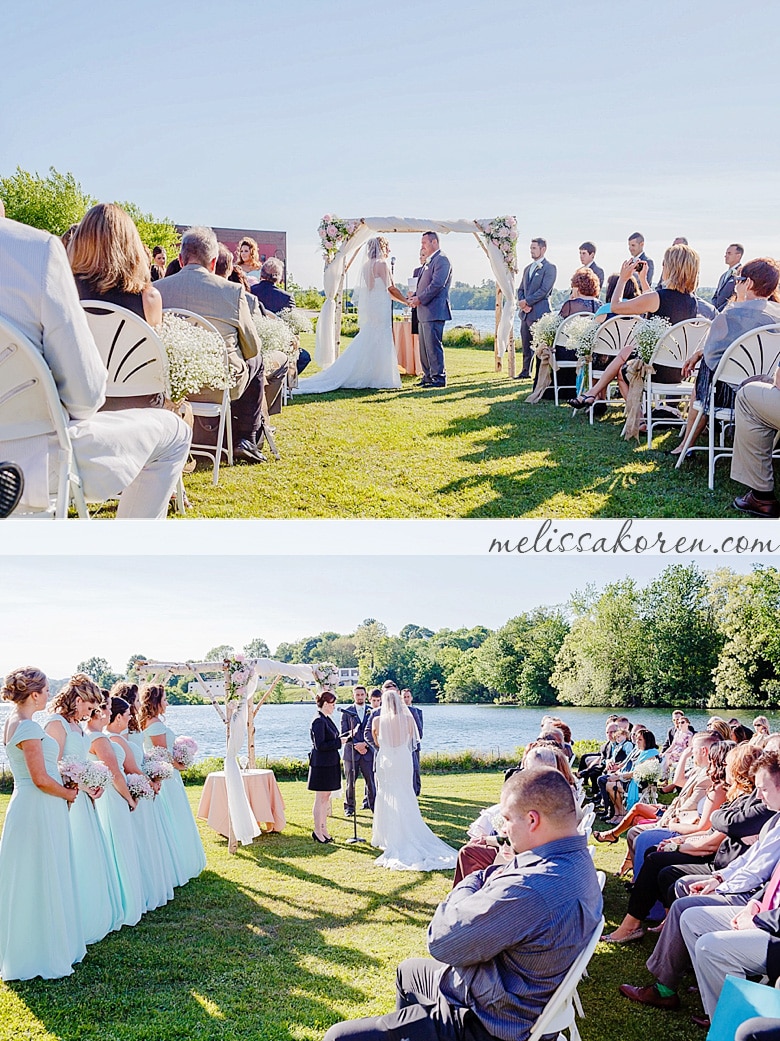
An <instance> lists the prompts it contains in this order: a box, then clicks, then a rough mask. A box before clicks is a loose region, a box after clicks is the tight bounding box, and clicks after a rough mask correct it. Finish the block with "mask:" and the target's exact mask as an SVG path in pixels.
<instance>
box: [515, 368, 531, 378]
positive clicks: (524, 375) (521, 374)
mask: <svg viewBox="0 0 780 1041" xmlns="http://www.w3.org/2000/svg"><path fill="white" fill-rule="evenodd" d="M530 378H531V373H530V372H529V371H528V369H523V371H522V372H518V374H517V375H516V376H515V379H516V380H530Z"/></svg>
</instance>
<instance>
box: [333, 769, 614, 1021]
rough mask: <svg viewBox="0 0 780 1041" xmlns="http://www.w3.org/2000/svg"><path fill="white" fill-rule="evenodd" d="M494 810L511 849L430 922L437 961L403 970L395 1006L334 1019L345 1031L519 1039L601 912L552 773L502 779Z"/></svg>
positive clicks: (570, 808)
mask: <svg viewBox="0 0 780 1041" xmlns="http://www.w3.org/2000/svg"><path fill="white" fill-rule="evenodd" d="M501 813H502V815H503V817H504V821H505V830H506V835H507V837H508V838H509V841H510V844H511V847H512V850H513V852H514V854H515V855H514V856H513V857H512V859H511V860H509V862H508V863H507V864H506V865H505V866H503V867H490V868H487V869H486V870H485V871H475V872H473V873H472V874H470V875H468V876H467V877H466V878H465V879H464V880H463V881H462V882H461V883H460V884H459V885H458V886H456V887H455V889H453V890H452V892H451V893H450V895H449V896H448V897H447V899H446V900H445V901H444V902H443V903H441V904H440V905H439V907H438V908H437V910H436V913H435V914H434V916H433V920H432V921H431V924H430V926H429V927H428V950H429V951H430V953H431V955H433V958H434V959H436V960H430V959H425V958H409V959H407V960H406V961H404V962H402V963H401V965H400V966H399V967H398V975H397V988H398V989H397V1002H396V1011H395V1012H391V1013H388V1014H387V1015H384V1016H380V1017H370V1018H367V1019H359V1020H355V1021H353V1022H351V1023H350V1022H346V1023H338V1024H336V1025H335V1026H332V1027H331V1028H330V1030H328V1032H327V1033H326V1034H325V1038H324V1041H336V1039H340V1038H361V1039H364V1041H379V1039H381V1038H385V1037H394V1038H399V1039H400V1038H408V1039H409V1041H433V1039H441V1041H444V1039H445V1038H446V1039H451V1038H463V1039H464V1041H466V1039H477V1038H478V1039H480V1041H491V1039H493V1038H512V1039H513V1041H526V1039H527V1037H528V1035H529V1033H530V1030H531V1027H532V1026H533V1024H534V1021H535V1020H536V1018H537V1016H538V1015H539V1012H540V1011H541V1010H542V1008H543V1007H544V1005H545V1003H546V1002H547V1000H548V999H549V998H550V997H551V995H552V994H553V993H554V991H555V988H556V987H557V986H558V984H559V983H560V982H561V980H562V979H563V978H564V976H565V975H566V973H567V972H568V970H569V969H570V968H571V966H572V964H573V963H574V961H575V959H576V958H577V955H578V954H579V953H580V952H581V951H582V949H583V948H584V947H585V946H586V944H587V943H588V940H589V939H590V937H591V936H592V935H593V932H594V930H595V929H596V926H597V925H598V922H599V918H600V916H601V907H602V900H601V892H600V890H599V886H598V881H597V879H596V872H595V869H594V867H593V861H592V859H591V857H590V856H589V855H588V848H587V840H586V839H585V838H584V836H582V835H579V834H578V833H577V817H576V813H575V809H574V798H573V797H572V793H571V788H570V787H569V785H568V784H567V783H566V781H565V780H564V778H563V777H561V776H560V775H559V774H558V773H557V772H555V771H554V770H546V769H539V770H521V771H519V772H518V773H516V774H515V775H514V776H513V777H511V778H510V779H509V780H508V781H507V782H505V784H504V787H503V789H502V792H501Z"/></svg>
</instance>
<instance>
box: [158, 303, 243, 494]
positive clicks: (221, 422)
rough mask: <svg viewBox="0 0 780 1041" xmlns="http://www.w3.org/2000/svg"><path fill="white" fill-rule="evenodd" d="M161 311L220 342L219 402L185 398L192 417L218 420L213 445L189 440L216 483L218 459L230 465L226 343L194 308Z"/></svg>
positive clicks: (230, 427) (231, 448)
mask: <svg viewBox="0 0 780 1041" xmlns="http://www.w3.org/2000/svg"><path fill="white" fill-rule="evenodd" d="M163 314H172V315H175V316H176V317H177V318H182V319H183V320H184V321H185V322H189V324H190V325H196V326H197V327H198V328H199V329H205V330H206V332H209V333H214V334H215V335H216V336H218V337H219V340H220V343H221V344H222V350H223V353H224V365H225V389H224V391H223V393H222V401H221V402H212V401H192V400H190V399H189V398H188V399H187V400H188V401H189V404H190V408H191V409H192V414H193V415H194V416H198V417H199V418H200V419H216V420H217V421H218V427H217V440H216V443H215V444H214V445H210V444H203V443H201V442H198V441H195V440H194V439H193V442H192V444H191V446H190V451H191V452H192V454H193V455H200V456H204V457H205V458H206V459H211V461H212V463H213V474H212V479H211V480H212V484H215V485H216V484H219V466H220V463H221V462H222V456H223V455H224V456H225V460H226V462H227V465H228V466H232V465H233V425H232V423H231V419H230V365H229V363H228V350H227V344H226V343H225V341H224V339H223V337H222V334H221V333H220V332H219V330H218V329H215V328H214V326H213V325H212V324H211V322H210V321H208V319H206V318H204V317H203V316H202V315H199V314H195V312H194V311H185V310H183V309H182V308H180V307H166V308H164V309H163Z"/></svg>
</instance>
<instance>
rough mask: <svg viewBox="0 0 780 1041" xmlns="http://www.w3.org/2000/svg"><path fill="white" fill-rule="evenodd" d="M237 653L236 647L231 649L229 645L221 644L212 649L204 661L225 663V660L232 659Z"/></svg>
mask: <svg viewBox="0 0 780 1041" xmlns="http://www.w3.org/2000/svg"><path fill="white" fill-rule="evenodd" d="M235 653H236V649H235V647H231V646H230V644H229V643H220V644H219V645H218V646H216V647H212V648H211V650H210V651H207V652H206V657H205V658H204V659H203V660H204V661H223V659H225V658H232V657H233V655H234V654H235Z"/></svg>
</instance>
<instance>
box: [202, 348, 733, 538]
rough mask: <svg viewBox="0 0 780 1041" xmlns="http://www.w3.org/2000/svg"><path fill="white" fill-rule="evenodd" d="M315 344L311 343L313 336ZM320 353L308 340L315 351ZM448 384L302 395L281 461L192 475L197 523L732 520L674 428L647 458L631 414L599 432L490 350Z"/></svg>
mask: <svg viewBox="0 0 780 1041" xmlns="http://www.w3.org/2000/svg"><path fill="white" fill-rule="evenodd" d="M311 339H313V338H311ZM310 346H312V344H310ZM447 368H448V378H449V384H448V386H447V388H446V389H444V390H427V389H422V388H418V387H416V386H415V383H416V380H415V379H412V378H411V377H404V381H403V384H404V385H403V389H402V390H401V391H339V392H336V393H333V394H326V395H316V396H315V395H312V396H309V397H299V398H295V399H294V400H293V402H292V404H290V405H289V406H287V407H286V408H284V409H283V410H282V413H281V415H279V416H277V417H275V419H274V423H275V424H276V428H277V429H276V439H277V443H278V446H279V449H280V452H281V455H282V458H281V460H279V461H278V462H277V461H273V460H271V461H270V462H269V463H268V464H267V465H264V466H259V467H258V466H246V465H240V466H236V467H233V468H223V470H222V474H221V477H220V482H219V485H218V487H216V488H215V487H213V485H212V484H211V471H210V468H209V467H208V466H207V465H205V464H204V463H202V462H201V463H200V464H199V467H198V470H197V472H196V473H195V474H193V475H191V476H189V477H187V478H186V482H185V483H186V487H187V494H188V496H189V498H190V500H191V502H192V509H191V510H190V511H189V512H188V516H191V517H275V518H282V517H340V518H360V517H414V518H417V517H443V518H447V517H551V518H556V517H568V518H573V517H724V516H725V517H730V516H737V515H736V514H735V513H734V511H733V510H731V508H730V503H731V501H732V499H733V498H734V495H735V494H736V493H737V491H738V488H737V486H736V485H734V484H733V483H732V482H731V481H730V479H729V477H728V463H727V462H726V463H720V464H719V468H718V476H717V485H716V491H715V492H714V493H711V492H710V491H709V490H708V488H707V481H706V461H705V456H704V455H703V454H701V453H699V454H697V455H696V457H695V458H694V459H693V460H689V461H688V462H687V463H686V464H685V467H684V468H683V469H682V470H680V471H675V469H674V459H673V458H672V457H669V456H667V455H666V454H665V452H664V450H665V449H668V448H670V447H672V446H673V445H674V444H676V438H677V434H676V432H671V431H668V430H667V431H664V432H662V433H661V436H659V437H658V438H657V439H656V442H655V449H654V450H653V451H648V450H647V448H646V445H645V443H644V442H642V443H641V444H640V445H637V444H636V443H631V444H627V443H626V442H625V441H622V440H620V438H619V432H620V428H621V426H622V422H623V410H622V406H618V407H615V408H612V409H610V415H609V416H608V417H607V418H605V419H603V420H600V421H597V422H596V424H595V425H594V426H592V427H591V426H590V425H589V424H588V421H587V417H586V416H585V415H581V414H580V415H576V416H575V415H573V413H572V411H571V409H569V408H568V407H565V406H561V407H558V408H556V407H555V406H554V405H553V404H552V403H542V404H538V405H525V404H524V399H525V397H526V396H527V395H528V393H529V391H530V384H529V383H528V382H522V383H520V382H517V381H514V380H510V379H508V377H507V376H506V375H505V374H503V373H496V372H495V371H494V368H493V355H492V352H490V351H484V350H476V349H469V348H451V349H449V350H448V351H447Z"/></svg>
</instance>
